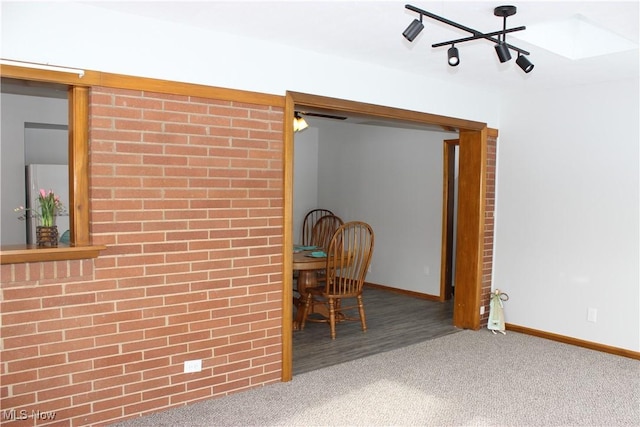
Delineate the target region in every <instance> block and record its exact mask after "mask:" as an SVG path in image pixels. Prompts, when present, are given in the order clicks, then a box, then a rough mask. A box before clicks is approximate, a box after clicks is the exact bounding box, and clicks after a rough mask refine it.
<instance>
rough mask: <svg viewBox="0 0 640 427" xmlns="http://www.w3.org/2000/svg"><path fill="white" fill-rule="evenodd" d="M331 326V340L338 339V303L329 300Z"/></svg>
mask: <svg viewBox="0 0 640 427" xmlns="http://www.w3.org/2000/svg"><path fill="white" fill-rule="evenodd" d="M329 326H330V327H331V339H332V340H335V339H336V303H335V301H334V299H333V298H329Z"/></svg>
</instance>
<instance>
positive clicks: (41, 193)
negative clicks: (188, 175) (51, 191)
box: [40, 188, 47, 197]
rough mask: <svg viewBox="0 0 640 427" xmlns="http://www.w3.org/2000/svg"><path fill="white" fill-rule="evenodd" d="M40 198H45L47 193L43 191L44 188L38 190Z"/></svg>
mask: <svg viewBox="0 0 640 427" xmlns="http://www.w3.org/2000/svg"><path fill="white" fill-rule="evenodd" d="M40 197H47V192H46V191H44V188H41V189H40Z"/></svg>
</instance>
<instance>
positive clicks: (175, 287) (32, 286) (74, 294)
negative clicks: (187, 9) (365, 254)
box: [0, 88, 283, 426]
mask: <svg viewBox="0 0 640 427" xmlns="http://www.w3.org/2000/svg"><path fill="white" fill-rule="evenodd" d="M282 122H283V111H282V110H281V109H280V108H274V107H265V106H260V105H252V104H247V103H239V102H228V101H216V100H211V99H202V98H194V97H187V96H173V95H163V94H158V93H149V92H141V91H129V90H112V89H103V88H94V89H93V90H92V93H91V101H90V129H91V131H90V164H91V170H90V200H91V208H92V210H91V235H92V240H93V242H94V243H95V244H103V245H106V246H108V249H107V250H106V251H104V252H103V253H102V254H101V256H100V257H98V258H97V259H95V260H83V261H59V262H46V263H30V264H13V265H2V277H1V279H2V300H1V309H2V310H1V313H2V329H1V336H2V341H1V342H2V348H1V349H2V360H1V363H0V369H1V375H2V384H1V387H0V397H1V399H2V410H3V411H8V410H11V409H15V410H16V411H18V412H17V413H16V415H17V416H18V417H19V416H20V414H21V413H20V412H19V411H22V410H24V411H27V413H28V414H29V415H31V414H32V412H31V411H32V410H34V411H41V412H42V413H45V414H46V413H47V412H50V411H55V412H56V418H55V422H56V424H57V425H87V424H105V423H109V422H112V421H115V420H118V419H122V418H128V417H132V416H136V415H138V414H143V413H147V412H151V411H156V410H161V409H166V408H168V407H172V406H177V405H183V404H186V403H190V402H194V401H198V400H202V399H206V398H211V397H215V396H222V395H225V394H228V393H233V392H237V391H240V390H244V389H248V388H252V387H258V386H261V385H264V384H268V383H272V382H277V381H280V377H281V359H282V354H281V351H282V337H281V329H280V325H281V322H282V311H281V307H282V292H281V291H282V289H281V287H282V236H283V216H282V215H283V211H282V207H283V206H282V205H283V194H282V188H283V181H282V176H283V158H282V153H283V150H282V141H283V136H282ZM191 359H201V360H202V371H201V372H199V373H188V374H185V373H183V363H184V361H185V360H191ZM7 414H8V413H7ZM3 418H4V419H3V420H2V423H3V424H10V425H11V426H19V425H35V421H34V420H33V419H27V420H24V421H20V422H11V423H9V422H8V421H9V420H8V419H7V418H10V417H7V416H5V417H3ZM41 418H44V417H41ZM42 424H47V422H46V421H44V420H40V421H38V425H42Z"/></svg>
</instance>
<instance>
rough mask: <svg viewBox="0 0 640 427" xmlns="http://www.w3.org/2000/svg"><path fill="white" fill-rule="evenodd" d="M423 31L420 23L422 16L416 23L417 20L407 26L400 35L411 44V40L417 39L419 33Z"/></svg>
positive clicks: (422, 25)
mask: <svg viewBox="0 0 640 427" xmlns="http://www.w3.org/2000/svg"><path fill="white" fill-rule="evenodd" d="M423 29H424V24H423V23H422V15H420V20H419V21H418V20H417V19H414V20H413V22H412V23H411V24H409V26H408V27H407V29H406V30H404V32H403V33H402V35H403V36H404V38H405V39H407V40H409V41H410V42H412V41H413V39H415V38H416V37H418V34H420V32H421V31H422V30H423Z"/></svg>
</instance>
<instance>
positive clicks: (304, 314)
mask: <svg viewBox="0 0 640 427" xmlns="http://www.w3.org/2000/svg"><path fill="white" fill-rule="evenodd" d="M311 300H312V297H311V293H309V292H307V293H306V295H304V298H303V304H301V305H302V306H303V308H302V319H301V320H300V330H301V331H302V330H303V329H304V325H305V323H307V316H308V315H309V307H310V306H311ZM298 310H300V308H298Z"/></svg>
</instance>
